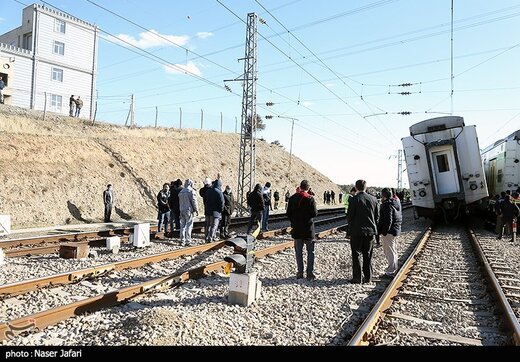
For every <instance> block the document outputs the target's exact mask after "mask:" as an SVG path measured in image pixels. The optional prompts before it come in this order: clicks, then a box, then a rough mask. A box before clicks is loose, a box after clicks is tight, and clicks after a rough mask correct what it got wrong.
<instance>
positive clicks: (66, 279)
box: [0, 241, 224, 295]
mask: <svg viewBox="0 0 520 362" xmlns="http://www.w3.org/2000/svg"><path fill="white" fill-rule="evenodd" d="M223 246H224V242H222V241H218V242H214V243H208V244H202V245H196V246H190V247H187V248H182V249H178V250H173V251H166V252H163V253H159V254H154V255H148V256H144V257H141V258H136V259H129V260H122V261H118V262H115V263H109V264H104V265H99V266H95V267H92V268H86V269H81V270H75V271H71V272H65V273H60V274H54V275H49V276H45V277H41V278H34V279H27V280H22V281H19V282H15V283H10V284H4V285H1V286H0V295H19V294H22V293H26V292H28V291H30V290H37V289H40V288H43V287H47V286H50V285H63V284H70V283H75V282H78V281H79V280H82V279H87V278H94V277H97V276H100V275H104V274H106V273H108V272H111V271H120V270H124V269H131V268H139V267H141V266H143V265H146V264H148V263H157V262H160V261H163V260H168V259H176V258H179V257H181V256H185V255H193V254H197V253H201V252H205V251H209V250H216V249H220V248H221V247H223Z"/></svg>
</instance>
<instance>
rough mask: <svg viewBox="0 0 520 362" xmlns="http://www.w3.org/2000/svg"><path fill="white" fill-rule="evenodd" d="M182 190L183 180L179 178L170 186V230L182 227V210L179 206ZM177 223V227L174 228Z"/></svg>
mask: <svg viewBox="0 0 520 362" xmlns="http://www.w3.org/2000/svg"><path fill="white" fill-rule="evenodd" d="M181 191H182V181H181V180H180V179H177V180H176V181H174V182H173V187H171V186H170V197H169V198H168V204H169V205H170V231H171V232H172V233H173V230H180V229H181V210H180V208H179V193H180V192H181ZM174 224H175V228H174Z"/></svg>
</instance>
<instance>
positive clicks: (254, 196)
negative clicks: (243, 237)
mask: <svg viewBox="0 0 520 362" xmlns="http://www.w3.org/2000/svg"><path fill="white" fill-rule="evenodd" d="M247 205H248V206H249V207H250V208H251V217H250V218H249V225H248V226H247V233H248V234H251V230H253V224H254V223H255V222H256V225H257V226H256V227H255V232H253V235H254V236H255V237H256V236H257V235H258V233H259V232H260V230H257V229H259V228H260V225H261V224H262V214H263V212H264V198H263V197H262V185H260V184H256V185H255V188H254V189H253V191H252V192H250V193H249V195H247Z"/></svg>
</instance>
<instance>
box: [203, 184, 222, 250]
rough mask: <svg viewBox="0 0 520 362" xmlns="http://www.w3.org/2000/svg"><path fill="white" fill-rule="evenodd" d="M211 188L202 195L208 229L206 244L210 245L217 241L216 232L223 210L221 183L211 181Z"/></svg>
mask: <svg viewBox="0 0 520 362" xmlns="http://www.w3.org/2000/svg"><path fill="white" fill-rule="evenodd" d="M212 185H213V187H211V188H210V189H208V190H207V191H206V194H205V195H204V215H205V216H206V223H205V224H206V226H205V228H207V229H208V232H207V235H206V242H207V243H210V242H212V241H214V240H216V239H217V230H218V224H219V222H220V219H221V218H222V211H223V210H224V195H223V194H222V190H221V188H222V181H220V179H216V180H215V181H213V184H212Z"/></svg>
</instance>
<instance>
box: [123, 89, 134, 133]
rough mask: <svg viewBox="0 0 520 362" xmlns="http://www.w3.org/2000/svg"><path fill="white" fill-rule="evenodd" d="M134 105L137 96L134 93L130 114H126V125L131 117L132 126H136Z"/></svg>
mask: <svg viewBox="0 0 520 362" xmlns="http://www.w3.org/2000/svg"><path fill="white" fill-rule="evenodd" d="M134 107H135V98H134V95H133V94H132V99H131V101H130V109H129V110H128V115H127V116H126V122H125V126H126V125H127V124H128V120H129V119H130V127H134V126H135V123H134V111H135V108H134Z"/></svg>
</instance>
